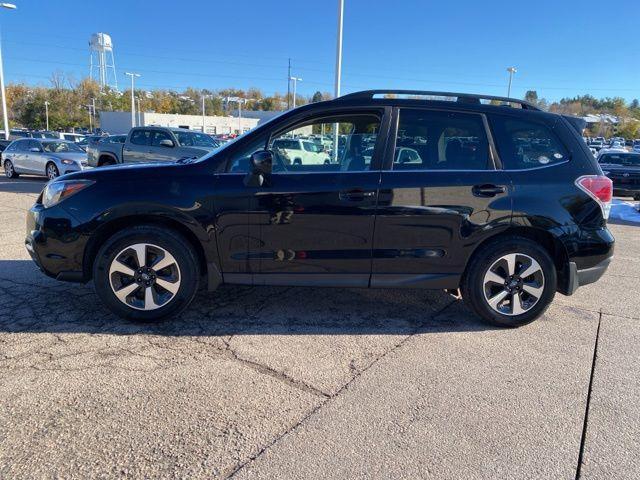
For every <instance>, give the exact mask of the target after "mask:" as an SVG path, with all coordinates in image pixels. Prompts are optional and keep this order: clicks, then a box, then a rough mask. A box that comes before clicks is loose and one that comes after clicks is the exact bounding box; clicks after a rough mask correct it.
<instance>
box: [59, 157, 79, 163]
mask: <svg viewBox="0 0 640 480" xmlns="http://www.w3.org/2000/svg"><path fill="white" fill-rule="evenodd" d="M60 161H61V162H62V163H64V164H65V165H75V164H76V162H74V161H73V160H69V159H68V158H64V159H62V160H60Z"/></svg>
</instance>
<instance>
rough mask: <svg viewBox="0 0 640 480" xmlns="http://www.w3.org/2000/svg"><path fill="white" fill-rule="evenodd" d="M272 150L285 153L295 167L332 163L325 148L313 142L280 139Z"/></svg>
mask: <svg viewBox="0 0 640 480" xmlns="http://www.w3.org/2000/svg"><path fill="white" fill-rule="evenodd" d="M272 148H274V149H278V150H282V151H284V152H285V154H286V155H287V157H289V159H290V160H291V163H292V164H293V165H324V164H325V163H328V162H329V161H330V160H329V154H328V153H327V152H325V150H324V148H323V146H322V145H320V144H318V143H315V142H312V141H311V140H301V139H299V138H278V139H276V140H274V141H273V144H272Z"/></svg>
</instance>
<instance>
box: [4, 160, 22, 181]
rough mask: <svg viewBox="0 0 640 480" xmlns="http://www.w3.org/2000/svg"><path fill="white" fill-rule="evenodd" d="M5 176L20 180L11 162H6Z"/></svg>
mask: <svg viewBox="0 0 640 480" xmlns="http://www.w3.org/2000/svg"><path fill="white" fill-rule="evenodd" d="M4 174H5V176H6V177H7V178H18V177H19V176H20V174H19V173H16V169H15V168H14V167H13V163H12V162H11V160H5V161H4Z"/></svg>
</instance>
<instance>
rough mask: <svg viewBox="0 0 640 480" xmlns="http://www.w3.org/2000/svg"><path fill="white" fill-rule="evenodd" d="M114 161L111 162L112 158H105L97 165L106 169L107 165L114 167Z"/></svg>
mask: <svg viewBox="0 0 640 480" xmlns="http://www.w3.org/2000/svg"><path fill="white" fill-rule="evenodd" d="M115 164H116V161H115V160H113V159H112V158H107V159H105V160H103V161H102V162H100V165H98V166H99V167H108V166H109V165H115Z"/></svg>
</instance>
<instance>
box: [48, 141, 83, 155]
mask: <svg viewBox="0 0 640 480" xmlns="http://www.w3.org/2000/svg"><path fill="white" fill-rule="evenodd" d="M42 148H43V150H44V151H45V152H49V153H63V152H76V153H83V150H82V149H81V148H80V147H78V146H77V145H76V144H75V143H71V142H62V141H61V142H42Z"/></svg>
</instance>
